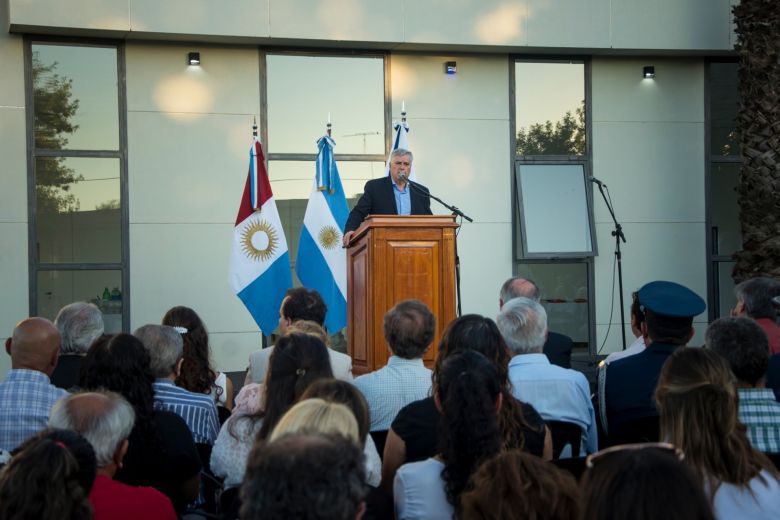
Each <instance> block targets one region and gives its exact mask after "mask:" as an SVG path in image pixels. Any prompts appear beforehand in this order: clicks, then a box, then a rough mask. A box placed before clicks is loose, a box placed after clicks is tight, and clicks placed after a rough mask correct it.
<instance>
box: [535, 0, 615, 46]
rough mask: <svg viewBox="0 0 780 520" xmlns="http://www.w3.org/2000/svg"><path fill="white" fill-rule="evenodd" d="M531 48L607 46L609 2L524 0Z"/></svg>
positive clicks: (604, 0) (596, 0)
mask: <svg viewBox="0 0 780 520" xmlns="http://www.w3.org/2000/svg"><path fill="white" fill-rule="evenodd" d="M526 1H527V5H528V8H527V9H528V18H527V25H528V42H527V43H528V45H529V46H530V47H575V48H583V47H596V48H604V47H609V44H610V42H609V35H610V32H609V23H610V17H609V10H610V5H611V4H612V2H611V1H610V0H589V1H587V2H583V1H582V0H526Z"/></svg>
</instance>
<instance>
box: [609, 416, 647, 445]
mask: <svg viewBox="0 0 780 520" xmlns="http://www.w3.org/2000/svg"><path fill="white" fill-rule="evenodd" d="M660 427H661V425H660V419H659V417H658V416H657V415H652V416H650V417H641V418H639V419H633V420H630V421H623V422H621V423H618V424H614V425H613V424H612V423H610V425H609V437H608V440H607V442H606V443H603V444H605V446H606V445H608V446H617V445H618V444H633V443H636V442H658V440H659V439H660V433H659V431H660ZM605 446H602V447H605Z"/></svg>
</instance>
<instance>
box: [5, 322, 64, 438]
mask: <svg viewBox="0 0 780 520" xmlns="http://www.w3.org/2000/svg"><path fill="white" fill-rule="evenodd" d="M5 350H6V352H8V355H10V356H11V370H10V371H9V372H8V374H7V375H6V377H5V381H3V382H2V383H0V449H3V450H8V451H11V450H13V449H14V448H16V447H17V446H19V445H20V444H21V443H22V442H24V441H25V440H26V439H27V438H28V437H30V436H31V435H33V434H35V433H37V432H38V431H40V430H43V429H44V428H46V422H47V421H48V420H49V413H50V411H51V407H52V406H53V405H54V403H55V402H57V400H59V399H60V398H61V397H64V396H66V395H67V392H66V391H65V390H62V389H60V388H57V387H55V386H54V385H52V384H51V381H50V380H49V376H51V373H52V372H53V371H54V367H56V366H57V357H58V355H59V351H60V333H59V331H58V330H57V327H55V326H54V324H53V323H52V322H50V321H49V320H47V319H45V318H27V319H25V320H22V321H21V322H19V324H18V325H17V326H16V328H15V329H14V333H13V336H12V337H10V338H8V339H7V340H6V342H5Z"/></svg>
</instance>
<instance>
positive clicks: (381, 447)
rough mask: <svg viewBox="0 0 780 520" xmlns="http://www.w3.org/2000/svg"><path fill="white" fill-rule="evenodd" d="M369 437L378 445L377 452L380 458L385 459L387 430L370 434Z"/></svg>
mask: <svg viewBox="0 0 780 520" xmlns="http://www.w3.org/2000/svg"><path fill="white" fill-rule="evenodd" d="M369 435H371V439H372V440H373V441H374V444H375V445H376V451H377V453H379V458H380V459H383V457H384V456H385V443H386V442H387V430H377V431H374V432H369Z"/></svg>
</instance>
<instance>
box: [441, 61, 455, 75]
mask: <svg viewBox="0 0 780 520" xmlns="http://www.w3.org/2000/svg"><path fill="white" fill-rule="evenodd" d="M444 72H445V74H457V72H458V64H457V63H455V62H454V61H448V62H446V63H444Z"/></svg>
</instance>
